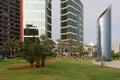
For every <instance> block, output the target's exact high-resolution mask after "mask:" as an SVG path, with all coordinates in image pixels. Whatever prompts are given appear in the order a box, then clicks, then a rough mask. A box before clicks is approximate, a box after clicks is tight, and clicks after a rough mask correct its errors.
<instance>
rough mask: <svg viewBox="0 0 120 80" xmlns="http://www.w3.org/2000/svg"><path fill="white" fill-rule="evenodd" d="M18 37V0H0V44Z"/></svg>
mask: <svg viewBox="0 0 120 80" xmlns="http://www.w3.org/2000/svg"><path fill="white" fill-rule="evenodd" d="M10 39H12V40H19V39H20V0H0V45H2V44H4V43H5V41H6V40H10Z"/></svg>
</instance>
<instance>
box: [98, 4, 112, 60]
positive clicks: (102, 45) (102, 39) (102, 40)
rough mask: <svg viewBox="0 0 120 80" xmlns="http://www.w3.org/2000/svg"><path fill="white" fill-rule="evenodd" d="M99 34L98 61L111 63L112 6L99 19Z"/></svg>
mask: <svg viewBox="0 0 120 80" xmlns="http://www.w3.org/2000/svg"><path fill="white" fill-rule="evenodd" d="M97 34H98V35H97V55H98V59H99V60H104V61H111V52H112V51H111V6H110V7H108V8H107V9H106V10H105V11H104V12H103V13H102V14H101V15H100V17H99V18H98V20H97Z"/></svg>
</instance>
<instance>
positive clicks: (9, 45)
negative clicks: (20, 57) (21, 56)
mask: <svg viewBox="0 0 120 80" xmlns="http://www.w3.org/2000/svg"><path fill="white" fill-rule="evenodd" d="M16 49H17V41H15V40H7V41H6V43H5V44H4V50H6V51H9V52H10V57H11V58H13V55H14V54H15V53H16Z"/></svg>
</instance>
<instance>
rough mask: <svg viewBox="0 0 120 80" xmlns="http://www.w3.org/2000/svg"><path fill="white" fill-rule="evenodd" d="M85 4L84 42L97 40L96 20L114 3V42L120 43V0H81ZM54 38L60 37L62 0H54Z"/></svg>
mask: <svg viewBox="0 0 120 80" xmlns="http://www.w3.org/2000/svg"><path fill="white" fill-rule="evenodd" d="M81 1H82V3H83V5H84V42H89V41H90V42H94V43H95V42H96V33H97V32H96V20H97V18H98V17H99V15H100V14H101V13H102V12H103V11H104V10H105V9H106V8H107V7H108V6H109V5H110V4H112V42H113V44H118V43H120V9H119V8H120V0H81ZM52 9H53V13H52V15H53V19H52V20H53V21H52V22H53V24H52V26H53V35H52V37H53V39H59V38H60V0H53V6H52Z"/></svg>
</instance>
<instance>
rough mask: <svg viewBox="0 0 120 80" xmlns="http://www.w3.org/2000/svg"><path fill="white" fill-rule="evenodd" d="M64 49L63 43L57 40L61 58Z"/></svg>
mask: <svg viewBox="0 0 120 80" xmlns="http://www.w3.org/2000/svg"><path fill="white" fill-rule="evenodd" d="M64 48H65V42H63V41H61V40H59V49H60V53H61V56H62V57H63V52H64Z"/></svg>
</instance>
